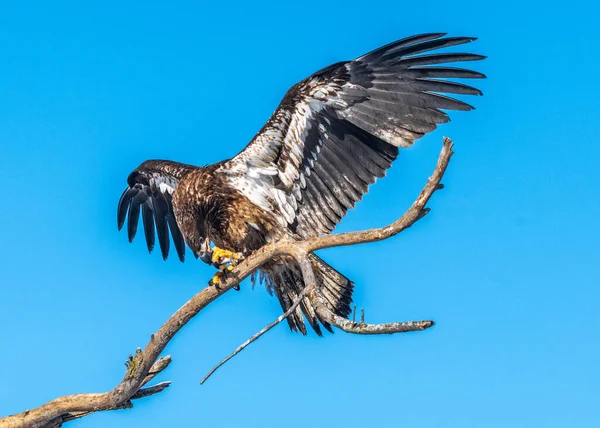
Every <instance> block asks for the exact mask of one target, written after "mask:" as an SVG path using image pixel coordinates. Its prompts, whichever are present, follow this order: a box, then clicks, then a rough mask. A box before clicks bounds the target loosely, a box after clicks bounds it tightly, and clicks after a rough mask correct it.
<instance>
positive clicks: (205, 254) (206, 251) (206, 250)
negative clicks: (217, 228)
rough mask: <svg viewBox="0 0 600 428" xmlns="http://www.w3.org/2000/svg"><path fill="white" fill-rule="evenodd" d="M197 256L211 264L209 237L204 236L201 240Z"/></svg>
mask: <svg viewBox="0 0 600 428" xmlns="http://www.w3.org/2000/svg"><path fill="white" fill-rule="evenodd" d="M198 257H200V260H202V261H203V262H204V263H206V264H207V265H210V264H212V250H211V249H210V239H208V238H204V240H203V241H202V245H201V246H200V251H199V252H198Z"/></svg>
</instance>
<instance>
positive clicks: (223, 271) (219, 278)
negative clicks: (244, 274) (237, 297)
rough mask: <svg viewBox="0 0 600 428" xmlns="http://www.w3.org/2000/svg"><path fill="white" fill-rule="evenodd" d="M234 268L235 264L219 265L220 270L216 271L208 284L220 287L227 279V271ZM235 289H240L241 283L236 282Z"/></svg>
mask: <svg viewBox="0 0 600 428" xmlns="http://www.w3.org/2000/svg"><path fill="white" fill-rule="evenodd" d="M232 270H233V266H227V265H221V266H219V272H217V273H215V274H214V276H213V277H212V278H211V279H210V281H208V285H211V286H213V287H217V288H220V285H221V283H222V282H223V281H224V280H225V279H226V277H227V273H228V272H231V271H232ZM233 289H234V290H235V291H239V290H240V285H239V284H236V285H234V286H233Z"/></svg>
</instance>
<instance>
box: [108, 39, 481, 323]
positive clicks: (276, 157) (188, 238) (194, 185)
mask: <svg viewBox="0 0 600 428" xmlns="http://www.w3.org/2000/svg"><path fill="white" fill-rule="evenodd" d="M443 36H444V34H441V33H435V34H422V35H418V36H412V37H408V38H406V39H402V40H399V41H397V42H394V43H391V44H389V45H387V46H384V47H382V48H380V49H377V50H375V51H373V52H370V53H368V54H366V55H363V56H362V57H360V58H357V59H355V60H353V61H346V62H340V63H337V64H334V65H332V66H329V67H327V68H324V69H323V70H321V71H319V72H317V73H315V74H313V75H312V76H310V77H308V78H306V79H305V80H303V81H302V82H300V83H298V84H296V85H294V86H293V87H292V88H291V89H290V90H289V91H288V93H287V94H286V95H285V97H284V99H283V100H282V102H281V104H280V105H279V107H278V108H277V110H276V111H275V113H274V114H273V116H272V117H271V118H270V119H269V121H268V122H267V124H265V126H264V127H263V128H262V129H261V131H260V132H259V133H258V134H257V135H256V136H255V137H254V139H253V140H252V141H251V142H250V144H249V145H248V146H247V147H246V148H245V149H244V150H243V151H242V152H240V153H239V154H238V155H237V156H235V157H233V158H232V159H230V160H227V161H223V162H220V163H216V164H214V165H210V166H207V167H202V168H201V167H195V166H192V165H184V164H179V163H176V162H170V161H154V160H153V161H147V162H144V163H143V164H141V165H140V166H139V167H138V168H137V169H136V170H135V171H133V172H132V173H131V174H130V176H129V178H128V180H127V182H128V188H127V189H126V190H125V192H124V193H123V196H122V197H121V200H120V201H119V207H118V224H119V229H120V228H121V227H122V226H123V225H124V223H125V220H126V219H127V220H128V222H127V223H128V225H127V230H128V236H129V239H130V240H132V239H133V237H134V236H135V234H136V231H137V224H138V220H139V216H140V213H141V214H142V220H143V225H144V234H145V236H146V242H147V244H148V249H149V250H150V251H152V249H153V248H154V243H155V242H154V239H155V230H156V234H157V235H158V238H159V245H160V248H161V251H162V255H163V258H166V257H167V255H168V253H169V245H170V244H169V231H170V232H171V236H172V238H173V243H174V245H175V248H176V250H177V253H178V255H179V258H180V259H181V260H182V261H183V259H184V254H185V244H187V246H188V247H189V248H190V249H191V250H192V252H193V254H194V255H195V256H196V257H201V258H202V259H203V260H204V261H207V262H209V260H206V257H205V256H206V253H207V250H208V249H209V245H210V242H212V243H214V245H215V246H216V247H219V248H222V249H226V250H230V251H233V252H236V253H241V254H243V255H244V256H247V255H249V254H250V253H252V252H253V251H255V250H257V249H258V248H260V247H261V246H263V245H264V244H265V243H267V242H270V241H273V240H279V239H296V240H300V239H306V238H310V237H314V236H317V235H319V234H324V233H330V232H331V231H332V230H333V229H334V228H335V226H336V224H337V223H338V222H339V221H340V220H341V219H342V217H343V216H344V215H345V214H346V212H347V210H348V209H350V208H352V207H354V205H355V204H356V202H358V201H359V200H360V199H361V198H362V196H363V195H364V194H365V193H366V192H367V191H368V186H369V185H370V184H372V183H374V182H375V180H376V179H377V178H379V177H383V176H384V175H385V172H386V170H387V168H389V167H390V166H391V164H392V162H393V160H394V159H395V158H396V156H397V155H398V148H399V147H407V146H409V145H411V144H412V143H413V142H414V141H415V140H416V139H418V138H420V137H422V136H423V135H424V134H425V133H428V132H431V131H432V130H434V129H435V128H436V126H437V125H438V124H440V123H445V122H447V121H448V120H449V118H448V116H447V115H446V113H444V112H443V111H442V110H471V109H472V107H471V106H469V105H468V104H465V103H464V102H462V101H459V100H456V99H453V98H449V97H446V96H443V95H440V94H439V93H451V94H468V95H480V94H481V92H480V91H478V90H477V89H475V88H472V87H470V86H467V85H464V84H459V83H456V82H452V81H447V80H441V79H445V78H482V77H484V76H483V75H482V74H480V73H477V72H474V71H471V70H467V69H462V68H454V67H446V66H439V65H437V64H443V63H450V62H457V61H472V60H479V59H483V58H484V57H482V56H480V55H474V54H464V53H434V54H423V53H424V52H427V51H430V50H435V49H440V48H444V47H448V46H454V45H460V44H463V43H467V42H470V41H472V40H474V39H472V38H465V37H455V38H452V37H448V38H444V37H443ZM128 214H129V215H128ZM311 258H312V263H313V267H314V269H315V273H316V276H317V280H318V282H319V285H320V287H321V289H322V291H323V294H324V296H325V297H326V299H327V302H328V305H329V306H330V307H331V309H332V310H334V311H335V312H336V313H337V314H338V315H340V316H348V315H349V314H350V305H351V302H352V289H353V283H352V282H351V281H350V280H348V279H347V278H346V277H344V276H343V275H342V274H340V273H339V272H337V271H336V270H335V269H333V268H332V267H330V266H329V265H327V264H326V263H325V262H323V261H322V260H321V259H320V258H318V257H317V256H316V255H312V256H311ZM261 271H262V273H263V275H264V278H265V282H266V285H267V289H268V290H269V291H270V292H273V293H274V294H275V295H276V296H277V298H278V299H279V301H280V303H281V306H282V308H283V309H284V310H287V308H289V307H290V306H291V305H292V303H293V302H294V300H295V299H296V297H297V296H298V294H299V293H300V292H301V290H302V288H303V287H304V283H303V281H302V275H301V273H300V271H299V268H298V267H297V266H296V264H295V262H294V261H293V260H292V259H290V258H286V257H281V258H278V259H273V260H272V261H270V262H269V263H267V264H265V265H264V266H263V267H262V269H261ZM303 315H304V317H306V319H307V320H308V322H309V323H310V325H311V326H312V327H313V328H314V330H315V331H316V332H317V333H318V334H321V330H320V326H319V322H320V323H321V324H322V325H323V326H325V327H326V328H327V329H328V330H330V326H329V325H328V324H327V323H325V322H323V321H322V320H320V319H319V318H318V315H317V314H316V313H315V311H314V310H313V308H312V306H311V304H310V301H309V300H308V299H305V300H304V301H303V302H302V303H301V305H300V306H299V307H298V309H297V311H296V313H294V314H293V315H292V316H290V317H288V322H289V325H290V327H291V328H292V330H300V331H301V332H302V333H306V327H305V325H304V321H303Z"/></svg>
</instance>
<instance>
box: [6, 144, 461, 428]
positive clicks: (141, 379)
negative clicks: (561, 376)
mask: <svg viewBox="0 0 600 428" xmlns="http://www.w3.org/2000/svg"><path fill="white" fill-rule="evenodd" d="M452 153H453V152H452V141H451V140H450V139H449V138H444V144H443V148H442V151H441V153H440V157H439V159H438V163H437V166H436V169H435V171H434V173H433V175H432V176H431V177H430V178H429V181H428V182H427V184H426V185H425V187H424V188H423V190H422V191H421V194H420V195H419V197H418V198H417V200H416V201H415V202H414V203H413V205H412V206H411V207H410V208H409V209H408V211H407V212H406V213H405V214H404V215H403V216H402V217H401V218H399V219H398V220H396V221H395V222H394V223H392V224H390V225H389V226H386V227H382V228H378V229H371V230H367V231H362V232H350V233H342V234H338V235H326V236H319V237H317V238H313V239H309V240H307V241H280V242H273V243H269V244H267V245H265V246H264V247H262V248H261V249H259V250H258V251H255V252H254V253H253V254H252V255H250V256H249V257H248V258H247V259H245V260H244V261H242V262H241V263H240V264H239V265H237V266H236V267H235V269H234V270H233V271H231V272H230V273H229V274H228V276H227V278H226V279H225V281H224V282H223V283H222V284H221V285H220V287H218V288H217V287H212V286H209V287H206V288H205V289H203V290H202V291H200V292H199V293H198V294H196V295H195V296H194V297H192V298H191V299H190V300H189V301H188V302H186V303H185V304H184V305H183V306H182V307H181V308H180V309H179V310H178V311H177V312H175V313H174V314H173V315H172V316H171V317H170V318H169V319H168V320H167V321H166V322H165V324H163V326H162V327H160V328H159V329H158V331H157V332H156V333H155V334H153V335H151V337H150V340H149V342H148V343H147V344H146V346H145V348H144V349H143V350H141V349H138V351H137V352H136V353H135V355H133V356H131V358H130V360H129V361H128V367H127V370H126V373H125V376H124V377H123V379H122V380H121V382H120V383H119V384H118V385H117V386H116V387H115V388H114V389H113V390H111V391H108V392H104V393H90V394H73V395H67V396H63V397H59V398H56V399H54V400H52V401H49V402H48V403H46V404H43V405H42V406H40V407H37V408H35V409H32V410H27V411H25V412H22V413H19V414H16V415H12V416H7V417H4V418H2V419H0V428H49V427H60V426H62V424H63V423H64V422H67V421H69V420H72V419H76V418H79V417H83V416H85V415H88V414H90V413H94V412H98V411H104V410H115V409H123V408H129V407H132V403H131V400H133V399H137V398H142V397H146V396H148V395H152V394H155V393H158V392H160V391H162V390H163V389H164V388H165V387H167V386H168V383H162V384H158V385H155V386H153V387H148V388H142V386H143V385H145V384H146V383H147V382H148V381H150V380H151V379H152V378H153V377H154V376H156V374H158V373H160V372H161V371H162V370H164V368H166V367H167V366H168V364H169V362H170V358H169V357H165V359H163V360H159V359H158V358H159V356H160V354H161V353H162V351H163V350H164V349H165V347H166V346H167V344H168V343H169V341H170V340H171V339H172V338H173V337H174V336H175V335H176V334H177V333H178V332H179V330H181V328H182V327H183V326H184V325H186V324H187V323H188V322H189V321H190V320H191V319H192V318H193V317H194V316H196V315H197V314H198V313H199V312H200V311H201V310H202V309H204V308H205V307H206V306H207V305H208V304H210V303H211V302H213V301H214V300H215V299H216V298H218V297H219V296H221V295H223V294H224V293H226V292H227V291H229V290H230V289H231V288H233V287H234V286H237V285H238V284H239V283H240V282H241V281H242V280H244V279H245V278H246V277H248V276H249V275H250V274H252V272H254V271H255V270H256V269H258V268H260V266H261V265H262V264H264V263H265V262H267V261H269V260H270V259H272V258H273V257H275V256H279V255H284V254H287V255H291V256H293V257H294V258H296V260H301V259H302V258H303V257H304V256H305V255H306V254H308V253H310V252H313V251H316V250H319V249H323V248H330V247H339V246H346V245H354V244H361V243H366V242H374V241H381V240H383V239H387V238H389V237H391V236H394V235H396V234H398V233H400V232H401V231H403V230H405V229H407V228H408V227H410V226H412V225H413V224H414V223H415V222H416V221H418V220H419V219H420V218H422V217H423V216H424V215H425V214H427V212H428V209H426V208H425V205H426V204H427V202H428V201H429V199H430V198H431V196H432V195H433V193H434V192H435V191H436V190H438V189H440V188H441V185H440V181H441V179H442V177H443V175H444V172H445V170H446V167H447V166H448V163H449V161H450V158H451V156H452ZM305 270H306V269H305ZM304 272H305V271H304V270H303V273H304ZM305 275H308V278H307V279H306V280H307V282H309V283H311V280H310V272H309V271H308V270H306V273H305ZM313 276H314V274H313ZM312 283H314V278H313V279H312ZM306 289H309V290H310V291H307V294H308V296H309V297H310V298H311V301H312V302H313V303H314V304H315V307H316V309H317V310H318V311H319V314H320V315H321V316H323V317H324V318H325V319H326V320H327V321H328V322H330V323H331V324H332V325H335V326H336V327H338V328H340V329H342V330H344V331H348V332H351V333H359V334H380V333H394V332H401V331H409V330H422V329H424V328H427V327H429V326H431V325H433V323H432V322H431V321H419V322H415V323H391V324H380V325H377V324H375V325H369V324H364V323H360V324H357V323H353V322H351V321H349V320H345V319H343V318H341V317H336V316H335V314H332V313H331V311H328V309H327V307H326V306H325V305H324V304H323V303H322V302H321V301H320V297H319V292H318V289H316V287H306ZM283 318H285V314H284V315H283V317H282V320H283ZM278 319H279V318H278ZM428 323H429V324H428ZM265 331H268V329H267V330H265ZM258 337H260V335H259V336H258ZM258 337H257V338H258ZM254 340H256V339H254ZM167 359H168V361H167Z"/></svg>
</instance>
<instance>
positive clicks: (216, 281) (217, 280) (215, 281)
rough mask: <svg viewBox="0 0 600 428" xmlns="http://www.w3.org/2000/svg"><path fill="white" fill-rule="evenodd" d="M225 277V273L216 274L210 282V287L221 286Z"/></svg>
mask: <svg viewBox="0 0 600 428" xmlns="http://www.w3.org/2000/svg"><path fill="white" fill-rule="evenodd" d="M222 276H223V272H222V271H219V272H217V273H215V275H214V276H213V277H212V278H211V279H210V281H208V284H209V285H213V286H217V287H218V286H219V284H221V277H222Z"/></svg>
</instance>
